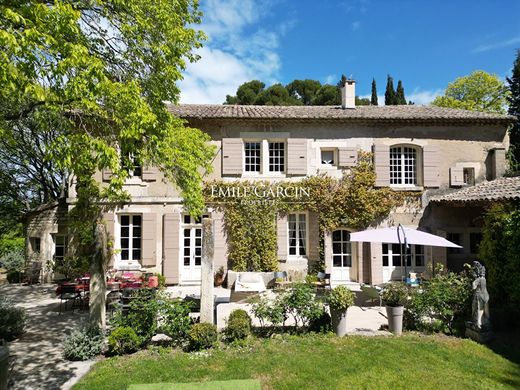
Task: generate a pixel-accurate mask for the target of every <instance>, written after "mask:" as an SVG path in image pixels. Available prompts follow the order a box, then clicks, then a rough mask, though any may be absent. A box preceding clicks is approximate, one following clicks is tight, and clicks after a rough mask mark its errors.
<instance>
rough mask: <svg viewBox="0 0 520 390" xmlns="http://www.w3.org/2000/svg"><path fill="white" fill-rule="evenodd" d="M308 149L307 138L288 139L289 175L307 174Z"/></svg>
mask: <svg viewBox="0 0 520 390" xmlns="http://www.w3.org/2000/svg"><path fill="white" fill-rule="evenodd" d="M307 148H308V142H307V139H306V138H289V139H287V173H288V174H289V175H306V174H307Z"/></svg>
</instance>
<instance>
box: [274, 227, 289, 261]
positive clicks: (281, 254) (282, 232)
mask: <svg viewBox="0 0 520 390" xmlns="http://www.w3.org/2000/svg"><path fill="white" fill-rule="evenodd" d="M287 230H288V229H287V217H280V218H278V219H277V220H276V232H277V236H278V259H280V260H287V256H288V255H289V249H288V245H289V242H288V241H289V237H288V231H287Z"/></svg>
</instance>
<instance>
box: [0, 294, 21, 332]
mask: <svg viewBox="0 0 520 390" xmlns="http://www.w3.org/2000/svg"><path fill="white" fill-rule="evenodd" d="M26 321H27V314H26V312H25V309H23V308H21V307H16V306H14V304H13V303H12V302H11V301H9V300H8V299H7V298H0V340H2V339H3V340H6V341H12V340H15V339H17V338H18V337H20V336H21V335H22V334H23V332H24V329H25V324H26Z"/></svg>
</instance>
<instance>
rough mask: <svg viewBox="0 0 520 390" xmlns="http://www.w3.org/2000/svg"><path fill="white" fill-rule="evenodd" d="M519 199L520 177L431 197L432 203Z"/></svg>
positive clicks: (498, 180)
mask: <svg viewBox="0 0 520 390" xmlns="http://www.w3.org/2000/svg"><path fill="white" fill-rule="evenodd" d="M513 199H517V200H518V199H520V176H516V177H501V178H499V179H495V180H491V181H486V182H483V183H479V184H477V185H475V186H471V187H466V188H463V189H460V190H458V191H454V192H451V193H449V194H445V195H437V196H434V197H432V198H431V199H430V200H431V201H432V202H472V201H498V200H513Z"/></svg>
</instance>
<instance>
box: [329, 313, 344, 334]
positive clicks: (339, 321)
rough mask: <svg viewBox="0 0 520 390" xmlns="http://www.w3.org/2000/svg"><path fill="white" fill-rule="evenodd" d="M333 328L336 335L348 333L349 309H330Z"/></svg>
mask: <svg viewBox="0 0 520 390" xmlns="http://www.w3.org/2000/svg"><path fill="white" fill-rule="evenodd" d="M330 317H331V319H332V328H333V329H334V332H335V333H336V335H338V336H340V337H342V336H345V335H346V334H347V310H334V309H332V308H331V309H330Z"/></svg>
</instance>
